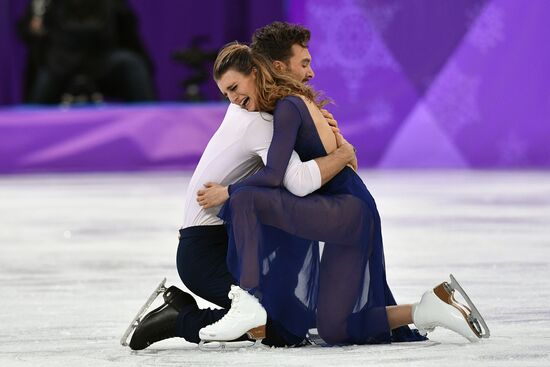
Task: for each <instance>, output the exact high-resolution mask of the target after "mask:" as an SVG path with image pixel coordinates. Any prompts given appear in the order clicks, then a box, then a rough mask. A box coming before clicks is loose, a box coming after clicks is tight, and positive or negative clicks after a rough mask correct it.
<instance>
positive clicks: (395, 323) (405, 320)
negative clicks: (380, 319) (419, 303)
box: [386, 305, 413, 330]
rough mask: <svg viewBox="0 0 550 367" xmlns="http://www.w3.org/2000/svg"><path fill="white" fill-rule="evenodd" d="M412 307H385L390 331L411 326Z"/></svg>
mask: <svg viewBox="0 0 550 367" xmlns="http://www.w3.org/2000/svg"><path fill="white" fill-rule="evenodd" d="M412 307H413V305H397V306H387V307H386V313H387V314H388V323H389V324H390V329H392V330H393V329H397V328H398V327H400V326H405V325H409V324H412V323H413V318H412Z"/></svg>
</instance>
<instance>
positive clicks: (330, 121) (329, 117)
mask: <svg viewBox="0 0 550 367" xmlns="http://www.w3.org/2000/svg"><path fill="white" fill-rule="evenodd" d="M321 113H322V114H323V117H324V118H325V119H326V120H327V122H328V124H329V125H330V126H331V127H335V128H337V129H338V122H337V121H336V120H335V119H334V116H332V113H330V112H328V111H327V110H325V109H324V108H323V109H321ZM333 131H334V129H333Z"/></svg>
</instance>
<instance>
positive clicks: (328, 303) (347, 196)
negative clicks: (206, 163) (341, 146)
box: [219, 96, 425, 345]
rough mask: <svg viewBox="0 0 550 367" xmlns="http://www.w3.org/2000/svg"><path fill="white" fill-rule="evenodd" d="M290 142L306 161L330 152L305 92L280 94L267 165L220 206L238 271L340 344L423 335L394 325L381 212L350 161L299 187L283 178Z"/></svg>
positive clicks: (271, 308) (269, 304)
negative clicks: (325, 178) (323, 179)
mask: <svg viewBox="0 0 550 367" xmlns="http://www.w3.org/2000/svg"><path fill="white" fill-rule="evenodd" d="M292 150H295V151H296V152H297V153H298V155H299V156H300V158H301V160H302V161H308V160H311V159H315V158H318V157H322V156H326V155H327V153H326V151H325V149H324V146H323V144H322V142H321V139H320V138H319V134H318V133H317V129H316V127H315V123H314V122H313V120H312V118H311V115H310V113H309V110H308V108H307V106H306V105H305V103H304V101H303V100H302V99H301V98H300V97H297V96H288V97H285V98H283V99H281V100H279V101H278V103H277V105H276V107H275V111H274V131H273V140H272V142H271V145H270V148H269V152H268V157H267V164H266V166H265V167H264V168H262V169H261V170H259V171H258V172H257V173H255V174H254V175H252V176H250V177H248V178H246V179H245V180H243V181H241V182H239V183H236V184H234V185H231V186H230V187H229V193H230V198H229V200H228V201H227V202H226V203H225V205H224V206H223V207H222V210H221V211H220V213H219V217H220V218H222V219H223V220H224V221H225V223H226V227H227V229H228V234H229V248H228V257H227V263H228V267H229V270H230V271H231V273H232V274H233V276H234V277H235V279H237V280H238V281H239V283H240V286H241V287H242V288H244V289H247V290H249V291H250V292H251V293H252V294H254V295H256V296H258V298H259V299H260V302H261V303H262V305H263V306H264V307H265V309H266V310H267V312H268V315H269V317H270V318H271V319H273V320H274V321H276V322H278V323H280V324H281V325H282V326H283V327H284V328H285V329H286V330H288V331H289V332H291V333H293V334H294V335H297V336H305V335H306V333H307V331H308V329H310V328H317V330H318V332H319V335H320V336H321V337H322V338H323V340H324V341H325V342H327V343H328V344H332V345H342V344H365V343H389V342H391V341H417V340H425V338H424V337H422V336H420V335H419V334H418V332H417V331H416V330H414V331H412V330H410V329H409V328H408V327H401V328H399V329H396V330H393V331H392V330H390V328H389V324H388V319H387V315H386V309H385V307H386V306H388V305H395V300H394V298H393V296H392V294H391V291H390V289H389V287H388V285H387V282H386V272H385V265H384V249H383V247H382V234H381V228H380V217H379V215H378V211H377V209H376V204H375V202H374V199H373V197H372V196H371V194H370V193H369V191H368V190H367V187H366V186H365V185H364V183H363V181H362V180H361V178H359V176H358V175H357V174H356V173H355V172H354V171H353V170H352V169H351V168H349V167H346V168H345V169H343V170H342V171H341V172H340V173H339V174H337V175H336V176H335V177H334V178H333V179H332V180H330V181H329V182H328V183H326V184H325V185H324V186H323V187H321V188H320V189H319V190H317V191H316V192H314V193H312V194H310V195H308V196H306V197H303V198H301V197H297V196H294V195H292V194H291V193H289V192H288V191H287V190H285V189H284V188H283V187H282V182H283V177H284V174H285V171H286V167H287V165H288V162H289V159H290V155H291V153H292ZM318 241H323V242H324V243H325V245H324V250H323V254H322V258H321V260H319V243H318Z"/></svg>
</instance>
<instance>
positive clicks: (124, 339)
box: [120, 278, 166, 347]
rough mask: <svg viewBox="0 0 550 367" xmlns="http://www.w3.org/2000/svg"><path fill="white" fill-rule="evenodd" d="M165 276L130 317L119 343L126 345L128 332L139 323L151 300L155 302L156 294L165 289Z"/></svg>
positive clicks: (130, 332)
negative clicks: (132, 316)
mask: <svg viewBox="0 0 550 367" xmlns="http://www.w3.org/2000/svg"><path fill="white" fill-rule="evenodd" d="M165 285H166V278H164V279H163V280H162V281H161V282H160V284H159V285H158V286H157V288H156V289H155V290H154V291H153V293H151V295H150V296H149V298H148V299H147V301H146V302H145V304H144V305H143V306H141V308H140V309H139V311H138V313H137V315H136V317H134V318H133V319H132V322H130V326H128V328H127V329H126V331H125V332H124V334H123V335H122V338H120V344H121V345H122V346H124V347H127V346H128V338H129V337H130V334H132V332H133V331H134V330H135V328H136V327H138V325H139V323H140V321H141V320H140V319H141V317H142V316H143V315H144V314H145V312H147V310H148V309H149V306H151V304H152V303H153V302H155V300H156V299H157V297H158V295H159V294H161V293H163V292H164V291H166V287H165Z"/></svg>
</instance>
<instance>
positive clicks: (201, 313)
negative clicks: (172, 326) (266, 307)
mask: <svg viewBox="0 0 550 367" xmlns="http://www.w3.org/2000/svg"><path fill="white" fill-rule="evenodd" d="M227 241H228V238H227V231H226V229H225V227H224V226H223V225H216V226H196V227H188V228H185V229H180V241H179V246H178V252H177V257H176V261H177V267H178V273H179V276H180V278H181V280H182V281H183V284H185V286H186V287H187V288H189V290H190V291H191V292H193V293H194V294H196V295H197V296H199V297H201V298H203V299H205V300H207V301H209V302H212V303H214V304H215V305H218V306H220V307H223V308H222V309H210V308H208V309H198V310H197V309H196V308H194V307H191V306H190V307H189V308H188V309H184V310H182V311H181V312H180V314H179V316H178V321H177V328H176V335H177V336H179V337H182V338H185V340H187V341H189V342H192V343H198V342H200V338H199V330H200V329H202V328H203V327H205V326H207V325H210V324H212V323H214V322H216V321H218V320H219V319H221V318H222V317H223V316H224V315H225V314H226V313H227V311H228V309H229V308H230V307H231V300H230V299H229V298H228V297H227V294H228V293H229V290H230V289H231V285H232V284H235V285H236V284H237V282H236V281H235V279H234V278H233V276H232V275H231V274H230V273H229V270H228V269H227V263H226V258H227ZM266 334H267V335H266V338H265V339H264V341H263V343H264V344H267V345H270V346H289V345H298V344H300V343H301V342H302V338H299V337H297V336H294V335H292V334H290V333H288V332H287V331H286V330H284V329H283V328H282V327H281V326H280V325H278V323H276V322H274V321H272V320H269V319H268V321H267V330H266Z"/></svg>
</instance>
